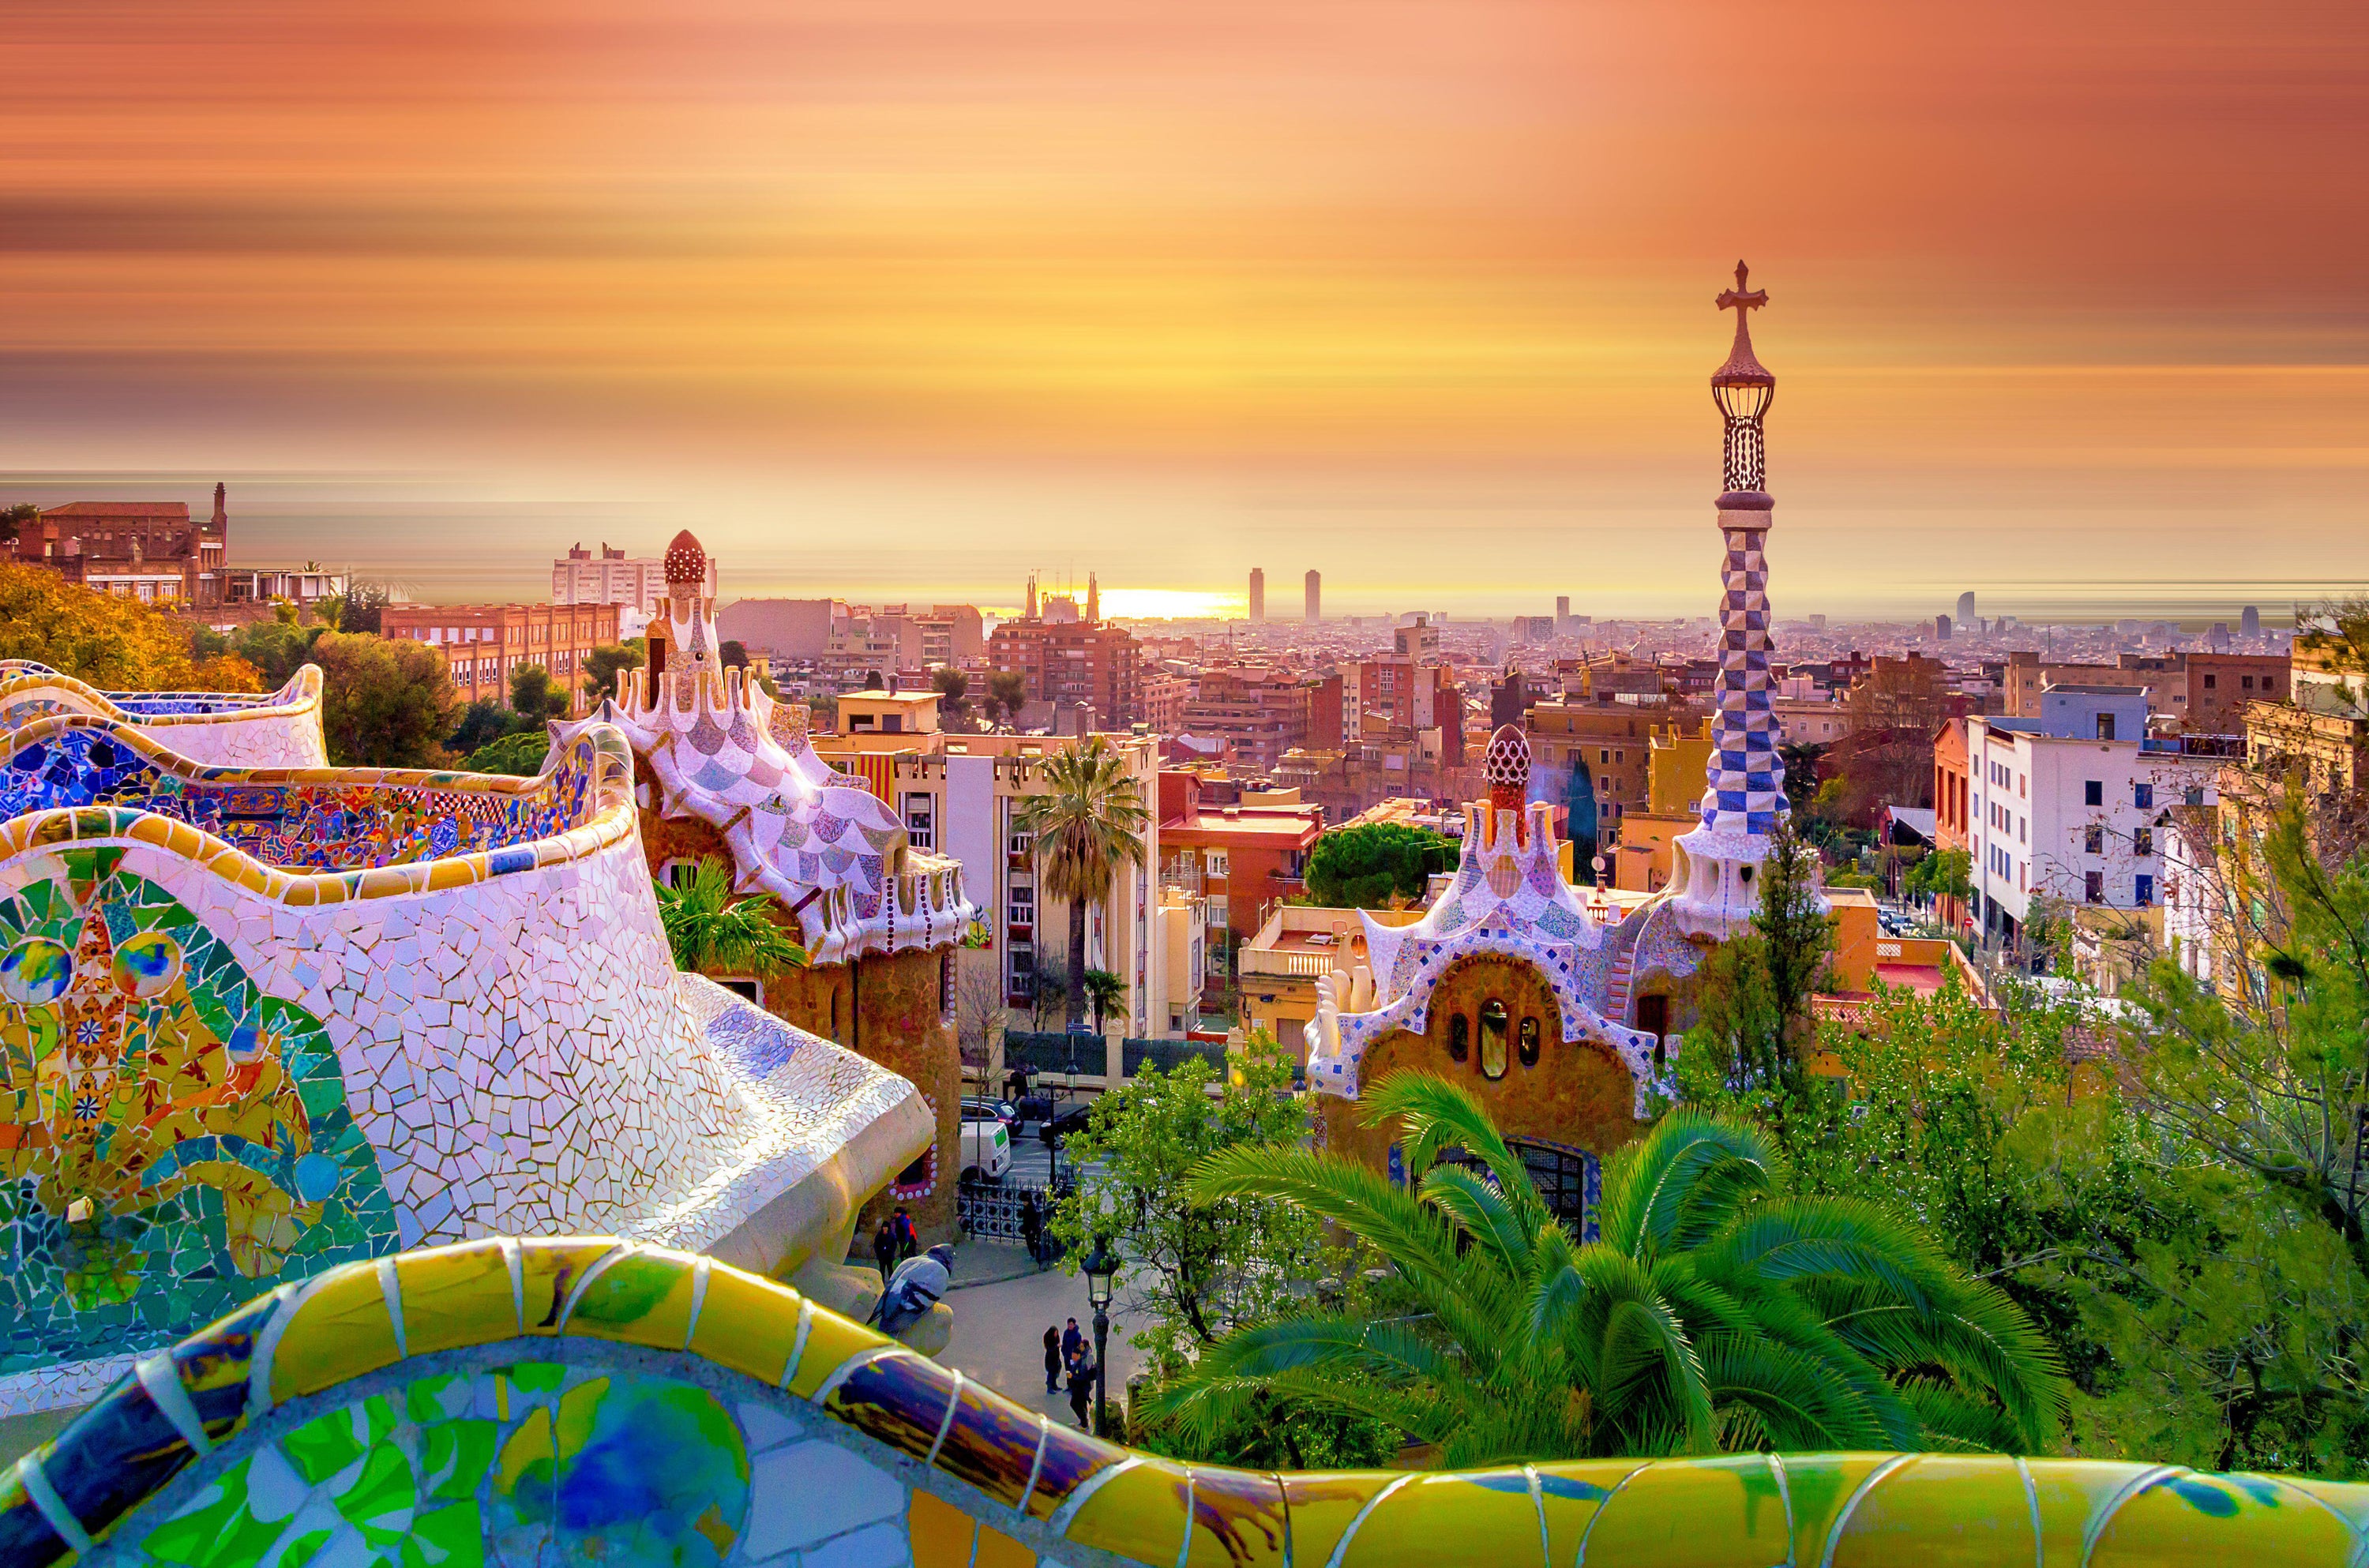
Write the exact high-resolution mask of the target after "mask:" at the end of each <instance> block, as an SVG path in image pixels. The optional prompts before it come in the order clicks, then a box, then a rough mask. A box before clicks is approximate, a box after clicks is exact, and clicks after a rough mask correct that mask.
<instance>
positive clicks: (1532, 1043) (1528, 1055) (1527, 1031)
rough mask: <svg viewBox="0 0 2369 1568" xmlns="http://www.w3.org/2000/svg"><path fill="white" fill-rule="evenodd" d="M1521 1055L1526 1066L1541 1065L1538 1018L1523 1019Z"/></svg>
mask: <svg viewBox="0 0 2369 1568" xmlns="http://www.w3.org/2000/svg"><path fill="white" fill-rule="evenodd" d="M1521 1055H1522V1065H1523V1066H1524V1067H1536V1066H1538V1065H1539V1021H1538V1020H1537V1019H1536V1018H1524V1019H1523V1020H1522V1031H1521Z"/></svg>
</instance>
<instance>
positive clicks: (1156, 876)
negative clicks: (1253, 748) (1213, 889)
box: [814, 692, 1205, 1036]
mask: <svg viewBox="0 0 2369 1568" xmlns="http://www.w3.org/2000/svg"><path fill="white" fill-rule="evenodd" d="M936 708H937V699H936V697H935V695H934V694H931V693H880V692H869V693H861V694H851V695H850V696H848V697H844V698H841V714H842V715H843V722H844V719H845V718H850V717H861V716H864V715H866V714H870V715H872V718H873V722H872V723H870V724H868V725H866V726H865V727H864V728H862V729H856V730H846V729H844V728H843V729H842V731H841V733H840V734H838V735H827V736H817V737H816V738H815V740H814V746H815V751H816V754H817V755H818V756H820V757H821V758H823V759H824V760H825V761H828V762H830V764H831V766H833V767H834V768H837V769H839V770H840V771H841V772H842V773H850V774H853V775H854V776H856V777H858V778H861V779H862V780H863V781H864V784H865V785H866V787H868V788H869V789H870V790H871V791H872V793H873V794H874V795H877V796H879V797H880V798H881V799H882V800H884V801H886V802H887V803H888V805H889V806H890V807H891V808H892V809H894V810H895V811H896V812H897V814H898V817H899V818H900V819H901V820H902V821H903V822H904V824H905V831H906V835H907V838H908V841H910V843H911V844H912V846H913V847H914V848H915V849H923V850H930V851H932V852H933V853H938V854H942V855H951V856H952V857H954V858H955V859H956V860H959V861H960V862H961V863H962V865H963V887H964V889H965V893H966V895H967V897H968V898H970V900H971V902H972V903H973V904H975V905H977V906H978V910H979V917H980V929H979V930H978V932H977V933H975V934H976V937H977V939H978V941H980V942H983V943H984V944H986V945H987V946H989V947H990V948H991V949H992V950H993V951H994V953H995V955H996V961H997V966H998V969H999V972H1000V973H1001V976H1002V980H1003V987H1004V994H1005V997H1006V1000H1007V1002H1008V1004H1009V1005H1011V1006H1013V1007H1014V1008H1025V1007H1027V1006H1028V1005H1029V1004H1030V1002H1031V1001H1032V999H1033V997H1034V994H1035V991H1036V976H1037V973H1038V971H1039V969H1040V968H1042V969H1043V970H1044V971H1045V972H1047V973H1048V974H1053V975H1059V976H1066V975H1067V973H1068V969H1067V964H1068V961H1069V952H1068V947H1069V929H1070V928H1069V910H1068V907H1067V906H1066V905H1064V904H1061V903H1059V902H1058V901H1056V900H1053V899H1050V898H1043V897H1040V894H1039V888H1038V887H1037V878H1036V859H1035V846H1034V844H1033V843H1032V841H1030V839H1029V836H1028V835H1027V834H1026V833H1025V832H1024V831H1022V830H1020V828H1019V827H1018V825H1017V823H1016V822H1015V820H1014V817H1013V813H1014V811H1015V810H1016V809H1017V807H1018V806H1019V803H1020V802H1021V801H1023V800H1024V799H1026V798H1027V797H1028V796H1030V795H1041V794H1042V793H1044V789H1045V784H1044V766H1045V763H1046V761H1047V760H1048V759H1049V758H1051V757H1053V756H1055V755H1058V754H1059V752H1061V751H1063V750H1069V749H1070V748H1072V747H1075V746H1076V745H1077V744H1078V741H1077V740H1076V739H1075V738H1051V737H1047V736H1027V735H967V734H949V733H947V732H945V731H944V730H943V729H941V728H940V727H939V725H938V720H937V715H936ZM892 714H893V716H894V717H895V718H896V719H897V720H898V727H897V728H894V729H890V728H887V727H886V721H887V719H888V718H889V717H890V716H892ZM1102 739H1103V740H1104V742H1105V743H1107V744H1108V745H1110V746H1111V747H1112V748H1113V750H1116V752H1117V753H1118V755H1119V757H1120V759H1121V761H1123V762H1124V764H1125V766H1126V770H1127V777H1128V778H1130V779H1132V780H1133V781H1135V784H1136V787H1137V788H1138V789H1139V790H1140V791H1141V792H1142V795H1143V801H1144V805H1145V806H1146V807H1147V808H1149V809H1148V810H1147V813H1146V821H1145V824H1144V828H1143V830H1142V831H1141V833H1139V835H1138V841H1139V843H1140V845H1141V847H1142V851H1143V859H1142V862H1141V864H1139V865H1135V864H1121V865H1120V867H1119V868H1118V874H1117V876H1116V877H1115V878H1114V880H1113V884H1112V887H1111V893H1110V897H1109V898H1106V899H1104V901H1103V902H1102V904H1101V905H1100V907H1098V908H1095V909H1093V910H1089V911H1088V918H1087V923H1086V963H1087V967H1091V968H1099V969H1107V970H1109V971H1111V972H1112V973H1113V974H1116V975H1118V976H1119V977H1121V979H1124V980H1125V981H1126V982H1127V1002H1126V1005H1125V1008H1124V1010H1123V1015H1111V1016H1106V1017H1105V1020H1104V1022H1105V1024H1106V1025H1107V1026H1108V1027H1109V1028H1110V1029H1111V1030H1113V1031H1114V1032H1124V1033H1126V1034H1129V1035H1135V1036H1150V1035H1159V1034H1164V1033H1168V1032H1169V1031H1170V1030H1171V1028H1172V1026H1173V1025H1174V1021H1175V1020H1176V1019H1177V1018H1178V1017H1180V1016H1185V1017H1189V1016H1191V1015H1193V1014H1195V1013H1197V1009H1198V1003H1199V990H1200V983H1201V968H1200V951H1201V947H1200V940H1199V933H1200V930H1201V927H1202V926H1203V925H1204V923H1205V920H1204V917H1203V915H1202V912H1201V910H1200V907H1199V903H1198V900H1197V899H1196V898H1189V897H1185V896H1183V895H1182V894H1181V893H1179V894H1164V893H1163V892H1162V889H1161V887H1159V881H1160V865H1161V858H1160V856H1161V840H1160V812H1159V810H1158V802H1159V799H1160V751H1159V743H1158V741H1157V740H1156V739H1154V738H1151V737H1150V736H1136V735H1104V736H1103V737H1102ZM1180 925H1182V926H1189V927H1190V928H1191V930H1190V931H1189V932H1186V933H1184V934H1182V935H1181V936H1180V934H1179V932H1178V930H1176V929H1172V928H1174V927H1178V926H1180ZM1188 969H1189V975H1188V974H1187V971H1188ZM1180 977H1184V989H1183V990H1181V991H1180V990H1179V985H1180Z"/></svg>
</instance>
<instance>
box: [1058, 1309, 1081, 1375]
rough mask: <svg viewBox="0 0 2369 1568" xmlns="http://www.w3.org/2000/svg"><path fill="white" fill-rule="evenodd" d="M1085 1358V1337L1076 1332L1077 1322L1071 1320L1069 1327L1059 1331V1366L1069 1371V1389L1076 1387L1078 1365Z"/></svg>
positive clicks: (1073, 1319)
mask: <svg viewBox="0 0 2369 1568" xmlns="http://www.w3.org/2000/svg"><path fill="white" fill-rule="evenodd" d="M1085 1357H1086V1336H1085V1335H1084V1334H1082V1333H1079V1332H1078V1320H1077V1319H1075V1318H1071V1319H1070V1326H1069V1327H1067V1328H1065V1329H1063V1330H1062V1331H1061V1365H1062V1366H1064V1367H1066V1368H1069V1371H1070V1388H1072V1389H1075V1388H1076V1387H1077V1386H1078V1363H1079V1362H1081V1361H1082V1360H1084V1359H1085Z"/></svg>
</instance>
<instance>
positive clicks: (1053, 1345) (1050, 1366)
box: [1045, 1323, 1061, 1394]
mask: <svg viewBox="0 0 2369 1568" xmlns="http://www.w3.org/2000/svg"><path fill="white" fill-rule="evenodd" d="M1045 1391H1046V1392H1047V1393H1048V1394H1057V1393H1059V1392H1060V1391H1061V1331H1060V1330H1059V1329H1057V1328H1055V1327H1054V1326H1053V1325H1052V1324H1050V1323H1047V1324H1046V1325H1045Z"/></svg>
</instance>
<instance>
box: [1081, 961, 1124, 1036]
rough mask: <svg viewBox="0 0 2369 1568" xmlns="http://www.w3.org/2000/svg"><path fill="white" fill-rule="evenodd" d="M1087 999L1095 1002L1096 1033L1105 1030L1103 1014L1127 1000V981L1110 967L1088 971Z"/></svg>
mask: <svg viewBox="0 0 2369 1568" xmlns="http://www.w3.org/2000/svg"><path fill="white" fill-rule="evenodd" d="M1086 999H1087V1000H1088V1001H1091V1002H1092V1003H1093V1009H1094V1033H1095V1034H1097V1035H1099V1034H1101V1033H1102V1032H1103V1014H1104V1013H1105V1012H1107V1011H1108V1010H1109V1009H1111V1008H1114V1007H1116V1006H1117V1005H1118V1004H1119V1003H1120V1002H1122V1001H1126V1000H1127V982H1126V981H1125V980H1123V979H1119V978H1118V977H1117V976H1116V975H1114V974H1112V973H1111V972H1110V971H1109V970H1108V969H1088V970H1087V971H1086Z"/></svg>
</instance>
